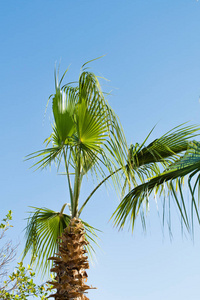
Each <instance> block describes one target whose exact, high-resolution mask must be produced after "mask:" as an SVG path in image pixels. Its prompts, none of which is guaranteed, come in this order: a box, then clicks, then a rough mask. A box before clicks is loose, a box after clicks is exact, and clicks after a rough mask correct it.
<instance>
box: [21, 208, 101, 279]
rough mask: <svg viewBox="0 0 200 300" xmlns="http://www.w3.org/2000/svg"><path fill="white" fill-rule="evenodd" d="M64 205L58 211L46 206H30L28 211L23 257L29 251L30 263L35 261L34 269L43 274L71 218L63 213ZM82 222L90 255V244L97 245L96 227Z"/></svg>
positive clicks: (92, 250)
mask: <svg viewBox="0 0 200 300" xmlns="http://www.w3.org/2000/svg"><path fill="white" fill-rule="evenodd" d="M65 206H66V204H65V205H64V206H63V207H62V209H61V211H60V212H55V211H53V210H50V209H48V208H37V207H32V208H33V209H34V210H33V211H32V212H30V217H29V218H28V224H27V227H26V232H25V236H26V244H25V249H24V253H23V258H24V257H25V256H26V255H27V253H28V252H29V251H30V252H31V264H32V263H34V262H36V269H37V270H38V271H41V273H42V275H43V276H44V275H45V274H46V273H47V272H49V270H50V268H51V266H52V262H51V261H49V260H48V258H49V257H52V256H54V254H55V253H56V252H57V251H58V245H59V244H58V242H59V237H60V236H61V235H62V233H63V231H64V229H65V228H66V227H67V226H68V224H69V222H70V220H71V216H69V215H67V214H64V213H63V210H64V208H65ZM83 224H84V226H85V229H86V239H87V240H88V241H89V242H90V244H88V246H87V251H88V252H89V253H90V255H91V257H92V252H94V248H93V246H92V244H93V243H94V244H96V245H97V241H96V240H97V238H98V237H97V234H96V231H97V229H95V228H94V227H92V226H90V225H89V224H88V223H86V222H84V221H83Z"/></svg>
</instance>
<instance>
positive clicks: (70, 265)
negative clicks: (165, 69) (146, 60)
mask: <svg viewBox="0 0 200 300" xmlns="http://www.w3.org/2000/svg"><path fill="white" fill-rule="evenodd" d="M67 71H68V70H67ZM67 71H66V72H67ZM66 72H65V73H64V75H63V76H62V78H61V80H60V81H59V80H58V77H59V74H56V72H55V93H54V94H53V95H51V96H50V97H49V100H50V99H52V110H53V116H54V122H53V124H52V129H53V132H52V134H51V135H50V137H49V138H47V139H46V144H47V147H46V148H45V149H43V150H40V151H37V152H35V153H32V154H30V155H29V156H28V158H27V159H33V158H37V159H38V161H37V162H36V163H35V164H34V167H36V168H37V169H38V168H42V169H43V168H45V167H47V166H48V165H51V163H52V162H55V164H56V166H57V168H58V169H60V168H61V167H62V164H63V165H64V168H65V171H64V175H65V176H66V179H67V185H68V189H69V199H70V203H63V206H62V208H61V210H60V211H59V212H55V211H52V210H50V209H48V208H34V210H33V211H32V212H31V215H30V217H29V219H28V225H27V229H26V238H27V240H26V245H25V250H24V256H25V255H26V254H27V253H28V251H29V250H31V255H32V259H31V260H32V262H33V261H36V262H37V266H38V267H40V268H41V269H42V271H43V273H45V272H46V271H48V269H49V266H50V265H51V264H50V263H51V261H52V260H53V262H54V267H53V268H52V269H51V271H52V272H55V273H56V277H55V281H54V282H53V283H52V284H53V286H54V287H55V288H56V289H57V292H56V293H55V294H54V295H53V297H54V298H55V299H72V298H73V299H88V298H87V297H86V296H85V295H84V292H85V290H87V289H89V288H90V287H89V286H87V285H86V284H85V281H86V278H87V274H86V272H85V269H87V268H88V267H89V264H88V261H87V257H86V256H85V253H86V248H87V251H91V245H90V243H89V241H94V239H95V237H96V233H95V228H93V227H92V226H90V225H89V224H87V223H86V222H84V221H83V220H81V219H80V216H81V213H82V211H83V209H85V207H86V205H87V203H88V202H89V200H90V199H91V197H92V196H93V194H94V193H95V192H96V191H97V190H98V189H99V188H100V186H101V185H102V184H104V183H105V182H107V181H108V180H109V179H112V182H113V184H114V187H115V189H116V190H117V191H120V192H121V196H122V201H121V202H120V205H119V206H118V208H117V209H116V211H115V213H114V214H113V217H114V218H115V224H116V225H118V226H119V227H120V228H123V226H124V224H125V222H126V221H127V219H128V218H129V217H130V220H131V222H132V228H133V227H134V223H135V219H136V216H137V214H138V213H139V212H141V217H142V220H143V221H144V211H143V210H142V209H141V207H142V203H144V202H145V203H146V207H147V206H148V199H149V195H150V193H151V192H152V191H153V190H154V191H156V192H158V191H159V192H160V194H162V193H164V192H166V188H168V192H169V193H172V195H173V196H174V198H175V200H176V203H177V205H178V207H179V209H180V213H181V217H182V219H183V221H184V223H185V225H186V227H187V228H188V229H189V218H188V214H187V211H186V208H185V203H184V199H183V196H182V190H181V186H182V181H181V180H182V178H183V177H184V176H185V175H187V174H188V173H190V172H193V171H194V170H198V168H199V166H200V164H199V162H198V163H196V165H195V164H194V162H195V158H196V159H197V149H200V148H198V146H199V145H198V144H197V142H196V143H195V142H190V140H191V138H193V137H194V136H196V135H197V133H198V130H199V128H197V127H195V126H185V125H182V126H178V127H176V128H174V129H173V130H171V131H169V132H168V133H166V134H165V135H163V136H162V137H160V138H158V139H156V140H155V141H153V142H152V143H150V144H149V145H148V146H145V143H146V141H147V139H148V137H149V135H150V134H149V135H148V137H147V138H146V139H145V140H144V142H143V143H142V144H141V145H139V144H135V145H131V146H130V147H128V145H127V142H126V139H125V136H124V132H123V128H122V126H121V124H120V122H119V119H118V117H117V116H116V114H115V113H114V111H113V110H112V108H111V107H110V106H109V104H108V102H107V101H106V99H105V93H103V92H102V91H101V87H100V84H99V80H98V77H97V76H95V75H94V74H93V73H92V72H89V71H88V70H87V68H86V64H84V65H83V67H82V69H81V73H80V76H79V80H78V82H77V83H68V84H65V85H63V86H62V87H61V83H62V80H63V78H64V76H65V74H66ZM50 143H51V144H52V146H51V147H49V144H50ZM195 146H197V147H196V148H195V150H194V147H195ZM195 151H196V152H195ZM198 154H199V157H200V153H198ZM191 157H192V159H194V161H192V163H191ZM199 157H198V158H199ZM197 160H198V159H197ZM199 161H200V160H199ZM194 165H195V166H196V169H195V167H194ZM161 170H163V171H161ZM89 174H91V175H93V176H94V177H95V178H96V179H97V180H98V184H97V186H96V187H95V188H94V189H93V190H92V191H91V193H90V194H89V196H88V197H87V198H86V199H85V201H83V202H82V205H80V201H79V199H80V191H81V185H82V182H83V178H84V177H86V176H90V175H89ZM193 175H194V172H193V173H192V175H191V176H193ZM198 179H199V177H198ZM168 182H169V183H168ZM173 182H175V183H176V184H177V186H178V188H179V191H180V194H181V197H180V199H178V197H177V195H176V192H175V188H174V185H173ZM196 186H197V182H196V183H195V186H194V188H193V189H191V191H192V205H193V206H194V207H195V210H196V212H197V216H198V210H197V207H196V202H195V199H194V189H195V188H196ZM180 202H181V204H180ZM66 207H68V208H69V210H70V214H66V213H64V209H65V208H66ZM85 230H86V231H85ZM55 252H57V254H56V256H55V255H54V254H55ZM48 258H49V259H50V261H49V262H47V259H48Z"/></svg>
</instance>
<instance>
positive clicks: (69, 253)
mask: <svg viewBox="0 0 200 300" xmlns="http://www.w3.org/2000/svg"><path fill="white" fill-rule="evenodd" d="M60 239H61V242H60V243H59V253H56V254H55V255H56V257H50V258H49V259H50V260H53V261H54V266H53V268H52V269H51V272H54V273H56V277H55V281H53V282H50V283H51V284H52V285H53V287H54V288H56V289H57V292H56V293H55V294H52V295H50V296H49V297H54V298H55V299H56V300H89V299H88V298H87V297H86V296H85V295H84V293H85V291H86V290H88V289H92V288H93V287H90V286H88V285H86V284H85V283H86V281H87V277H88V276H87V273H86V271H85V269H89V262H88V257H87V256H86V253H87V251H86V249H85V246H86V245H87V244H88V242H87V241H86V240H85V230H84V227H83V224H82V222H81V221H80V220H79V219H77V218H73V219H71V221H70V224H69V226H68V227H67V228H65V230H64V232H63V234H62V236H61V237H60Z"/></svg>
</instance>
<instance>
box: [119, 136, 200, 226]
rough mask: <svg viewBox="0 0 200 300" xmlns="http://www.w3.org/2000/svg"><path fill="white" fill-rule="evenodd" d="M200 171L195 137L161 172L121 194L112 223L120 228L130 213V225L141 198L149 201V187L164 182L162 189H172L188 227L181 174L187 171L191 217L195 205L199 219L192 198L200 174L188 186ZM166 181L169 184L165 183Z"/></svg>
mask: <svg viewBox="0 0 200 300" xmlns="http://www.w3.org/2000/svg"><path fill="white" fill-rule="evenodd" d="M199 171H200V143H198V142H195V141H194V142H190V143H189V144H188V149H187V151H186V152H185V153H184V154H183V155H182V156H181V157H179V158H177V159H176V161H175V162H173V163H172V164H171V165H168V167H167V168H166V170H164V172H162V173H161V174H159V175H157V176H155V177H153V178H150V179H149V180H148V181H147V182H146V183H143V184H141V185H138V186H136V187H135V188H134V189H133V190H131V191H130V192H129V193H128V194H127V195H126V196H125V197H124V198H123V200H122V201H121V203H120V204H119V206H118V208H117V210H116V211H115V213H114V214H113V216H114V217H115V224H116V225H118V226H119V227H120V228H123V226H124V224H125V222H126V221H127V219H128V217H129V218H130V220H131V223H132V228H133V227H134V223H135V219H136V216H137V215H138V213H139V211H140V209H141V204H142V202H143V201H145V200H147V201H148V199H149V196H150V194H151V193H152V191H155V192H156V193H157V192H158V190H159V188H161V189H163V187H164V185H165V193H166V187H167V188H168V192H169V193H171V195H172V196H173V197H174V199H175V202H176V204H177V206H178V209H179V211H180V214H181V218H182V220H183V221H184V223H185V226H186V228H187V229H188V230H189V228H190V224H189V217H188V213H187V212H186V204H185V201H184V198H183V193H182V185H181V181H180V180H181V179H182V178H184V177H185V176H186V175H188V174H190V176H189V180H188V184H189V188H190V191H191V194H192V199H191V206H192V209H191V213H192V215H191V220H193V207H194V208H195V212H196V215H197V218H198V220H199V222H200V217H199V213H198V209H197V204H196V201H195V198H194V192H195V190H196V188H197V186H198V182H199V179H200V176H198V177H197V179H196V181H195V184H194V187H193V188H192V187H191V179H192V178H193V177H194V176H195V175H196V174H197V172H199ZM177 179H178V181H176V182H175V180H177ZM167 183H169V184H168V185H167ZM174 183H176V186H177V189H178V190H177V191H179V193H180V199H178V197H177V194H176V191H175V190H176V189H175V188H174ZM169 201H170V200H169ZM192 222H193V221H192ZM191 225H192V224H191Z"/></svg>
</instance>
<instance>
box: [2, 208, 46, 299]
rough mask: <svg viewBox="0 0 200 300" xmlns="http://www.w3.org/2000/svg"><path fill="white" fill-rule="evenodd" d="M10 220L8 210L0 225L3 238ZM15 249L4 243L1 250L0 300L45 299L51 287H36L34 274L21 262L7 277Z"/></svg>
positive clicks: (10, 214) (44, 285)
mask: <svg viewBox="0 0 200 300" xmlns="http://www.w3.org/2000/svg"><path fill="white" fill-rule="evenodd" d="M10 220H12V211H11V210H9V211H8V214H7V215H6V217H5V218H4V219H3V220H2V222H1V224H0V229H1V236H0V239H2V237H3V236H4V234H5V232H6V230H8V229H9V228H10V227H13V226H12V225H10V223H9V221H10ZM15 250H16V247H13V246H12V244H11V243H5V245H4V246H3V247H2V248H1V254H0V284H1V285H0V299H2V300H14V299H19V300H26V299H28V298H29V297H30V296H35V297H37V298H38V297H40V299H42V300H44V299H47V297H48V295H49V293H50V291H51V289H52V286H51V285H50V284H47V283H44V284H41V285H38V284H36V283H35V282H34V280H35V279H36V276H35V272H34V271H33V269H32V268H31V267H30V266H29V265H28V267H27V268H26V267H25V266H24V265H23V262H19V263H18V264H17V268H16V270H15V271H14V272H13V273H12V274H11V275H8V271H7V267H9V265H10V263H11V261H12V260H13V258H14V256H15Z"/></svg>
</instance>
